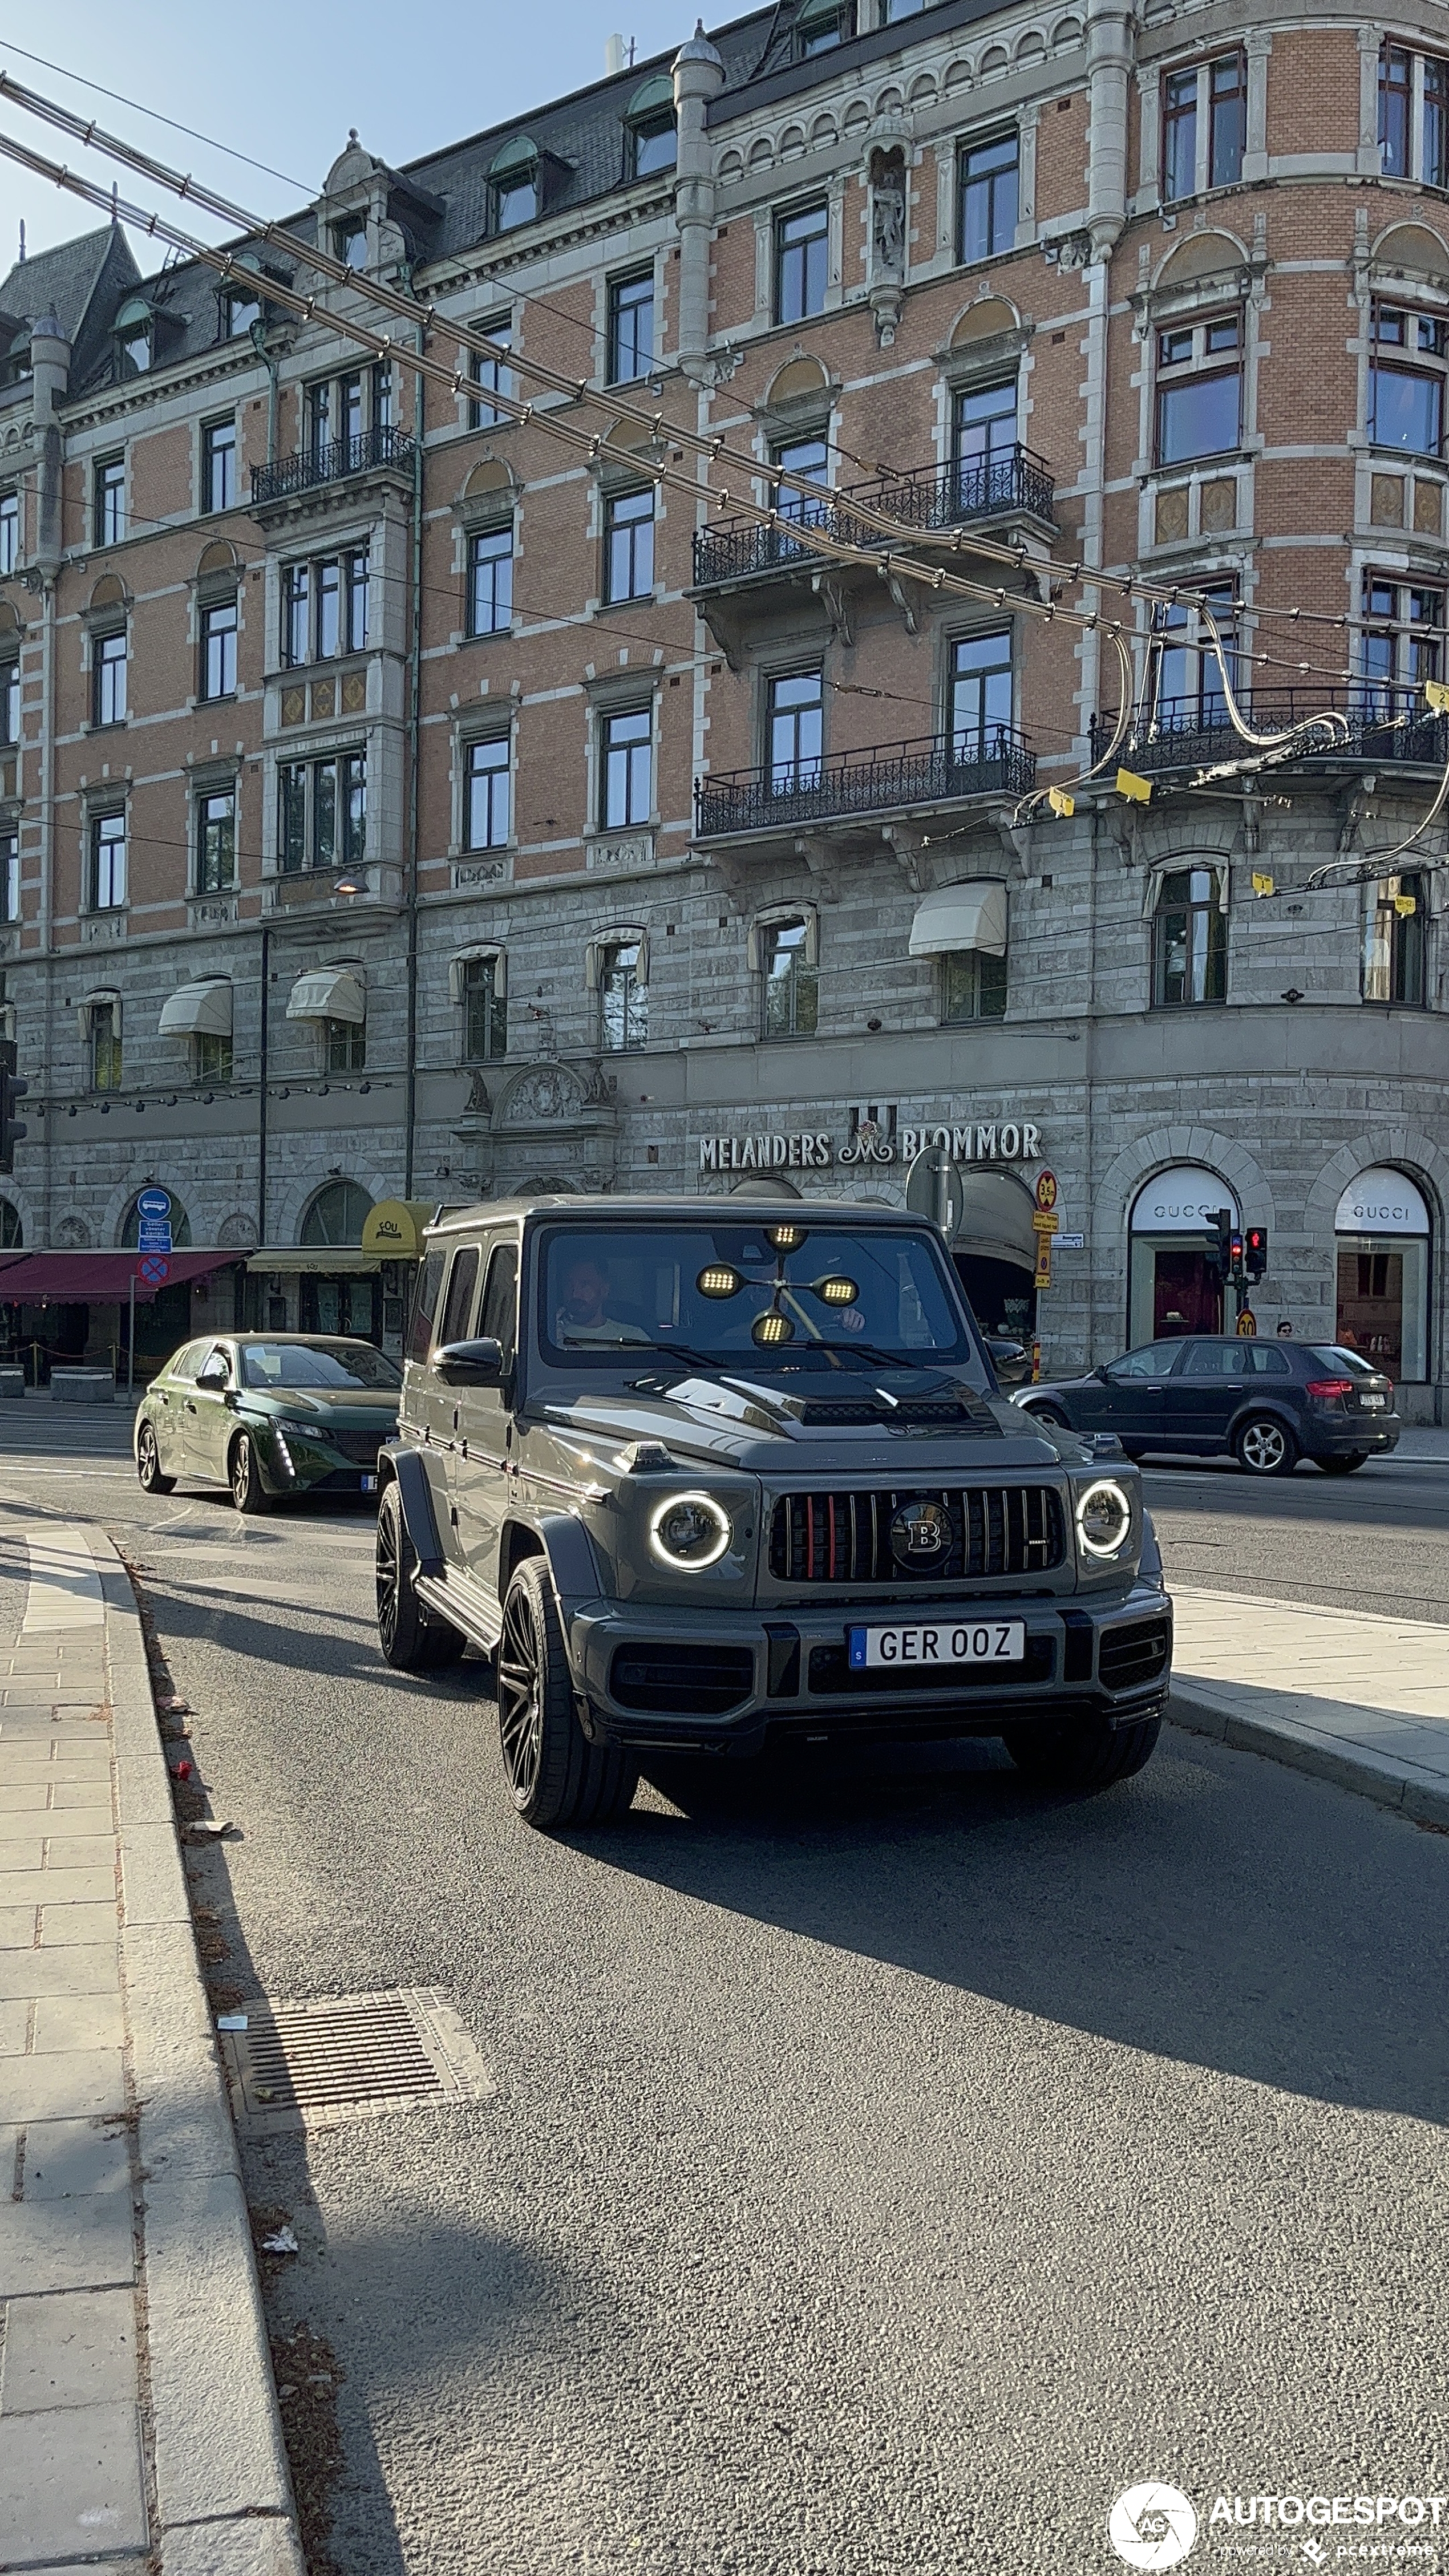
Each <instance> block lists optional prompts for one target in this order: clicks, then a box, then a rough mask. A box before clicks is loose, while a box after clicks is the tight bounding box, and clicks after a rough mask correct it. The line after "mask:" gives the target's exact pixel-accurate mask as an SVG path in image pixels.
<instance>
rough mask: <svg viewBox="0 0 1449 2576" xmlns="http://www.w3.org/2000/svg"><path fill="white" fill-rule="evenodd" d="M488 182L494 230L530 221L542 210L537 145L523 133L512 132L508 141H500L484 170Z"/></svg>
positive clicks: (504, 230) (510, 229)
mask: <svg viewBox="0 0 1449 2576" xmlns="http://www.w3.org/2000/svg"><path fill="white" fill-rule="evenodd" d="M488 185H489V188H490V189H491V191H492V196H493V230H494V231H495V232H496V233H511V232H515V231H516V230H517V228H518V226H519V225H520V224H531V223H532V221H533V219H534V217H535V215H537V214H539V213H540V212H541V211H542V191H541V189H540V186H539V172H538V147H537V145H536V144H535V143H533V142H531V141H530V139H529V137H528V136H527V135H526V134H516V135H515V136H514V138H513V141H512V142H511V143H505V144H504V146H503V149H502V151H501V152H500V153H499V155H498V157H497V159H496V161H495V162H494V164H493V167H492V169H491V170H490V171H489V173H488Z"/></svg>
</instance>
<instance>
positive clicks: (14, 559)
mask: <svg viewBox="0 0 1449 2576" xmlns="http://www.w3.org/2000/svg"><path fill="white" fill-rule="evenodd" d="M19 561H20V495H19V493H18V492H0V581H3V580H4V579H5V578H6V576H7V575H8V574H10V573H12V572H13V571H14V570H15V567H16V565H17V564H18V562H19Z"/></svg>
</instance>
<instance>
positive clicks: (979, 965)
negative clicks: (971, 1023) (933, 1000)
mask: <svg viewBox="0 0 1449 2576" xmlns="http://www.w3.org/2000/svg"><path fill="white" fill-rule="evenodd" d="M1005 1015H1006V959H1005V958H1004V957H992V956H990V955H989V954H988V953H987V952H986V951H985V950H984V949H980V948H958V949H955V950H948V951H947V952H946V954H945V955H944V956H943V957H942V959H941V1017H942V1019H943V1020H944V1021H946V1022H947V1023H948V1024H952V1023H954V1022H956V1021H958V1020H1000V1019H1003V1018H1004V1017H1005Z"/></svg>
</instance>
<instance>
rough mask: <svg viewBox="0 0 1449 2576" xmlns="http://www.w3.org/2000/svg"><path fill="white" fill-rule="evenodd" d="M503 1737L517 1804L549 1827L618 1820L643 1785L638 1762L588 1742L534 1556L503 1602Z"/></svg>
mask: <svg viewBox="0 0 1449 2576" xmlns="http://www.w3.org/2000/svg"><path fill="white" fill-rule="evenodd" d="M498 1741H499V1744H500V1746H501V1748H502V1753H503V1768H504V1770H505V1771H506V1772H507V1774H508V1786H509V1788H510V1789H511V1791H512V1793H513V1803H514V1805H515V1807H516V1808H517V1809H518V1812H519V1814H520V1816H522V1817H523V1819H524V1821H525V1823H526V1824H530V1825H537V1826H538V1827H539V1828H540V1829H541V1830H542V1831H545V1832H547V1831H550V1830H556V1829H561V1828H564V1827H567V1826H570V1825H573V1826H587V1825H607V1824H612V1823H613V1821H614V1819H615V1818H616V1817H617V1816H621V1815H623V1814H624V1812H625V1810H626V1808H627V1807H628V1805H629V1803H630V1800H631V1799H632V1798H633V1795H634V1791H635V1789H636V1787H637V1786H638V1781H639V1766H638V1764H637V1762H632V1761H630V1760H629V1759H628V1758H627V1756H626V1755H624V1754H623V1753H621V1752H619V1751H618V1750H617V1749H616V1748H615V1747H614V1746H613V1745H605V1744H590V1742H589V1740H588V1738H587V1736H586V1735H585V1734H584V1731H583V1728H582V1727H581V1726H580V1724H579V1721H578V1718H577V1716H576V1714H575V1711H574V1694H573V1683H572V1679H571V1677H570V1674H569V1668H568V1658H567V1656H566V1654H565V1652H564V1641H563V1629H562V1627H561V1625H560V1622H559V1615H558V1604H557V1602H556V1601H555V1599H554V1596H553V1585H552V1584H551V1582H550V1581H549V1578H548V1572H547V1568H546V1567H545V1565H544V1563H543V1560H542V1559H541V1558H540V1557H536V1556H529V1557H525V1559H524V1561H523V1563H522V1564H521V1565H519V1566H516V1567H515V1568H514V1572H513V1579H512V1581H511V1582H510V1584H509V1586H508V1591H507V1594H506V1596H505V1599H504V1603H503V1634H502V1637H501V1638H500V1640H499V1644H498Z"/></svg>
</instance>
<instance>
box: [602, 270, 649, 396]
mask: <svg viewBox="0 0 1449 2576" xmlns="http://www.w3.org/2000/svg"><path fill="white" fill-rule="evenodd" d="M653 364H654V272H653V270H652V269H650V270H649V271H648V272H647V274H646V275H644V276H643V277H619V278H616V279H615V280H614V282H613V284H612V285H611V287H610V288H609V382H610V384H611V385H627V384H632V383H633V382H634V379H635V378H636V377H637V376H647V375H648V373H649V370H650V368H651V367H652V366H653Z"/></svg>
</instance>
